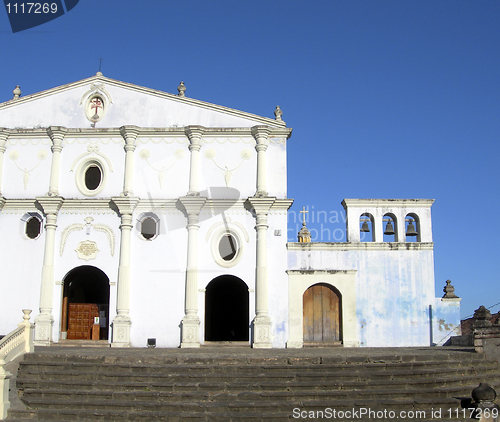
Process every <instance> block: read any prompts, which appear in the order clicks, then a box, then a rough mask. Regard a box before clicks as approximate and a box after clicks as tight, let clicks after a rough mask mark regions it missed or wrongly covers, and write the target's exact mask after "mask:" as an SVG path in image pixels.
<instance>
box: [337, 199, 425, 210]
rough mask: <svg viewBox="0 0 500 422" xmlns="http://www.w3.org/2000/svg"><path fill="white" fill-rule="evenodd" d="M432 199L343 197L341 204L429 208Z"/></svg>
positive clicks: (347, 205) (344, 205)
mask: <svg viewBox="0 0 500 422" xmlns="http://www.w3.org/2000/svg"><path fill="white" fill-rule="evenodd" d="M433 203H434V199H360V198H355V199H344V200H343V201H342V202H341V204H342V206H343V207H344V209H346V207H391V208H408V207H411V208H430V207H431V205H432V204H433Z"/></svg>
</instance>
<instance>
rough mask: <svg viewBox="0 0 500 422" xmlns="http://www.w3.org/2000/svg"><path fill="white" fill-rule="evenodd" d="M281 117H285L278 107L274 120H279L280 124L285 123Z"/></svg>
mask: <svg viewBox="0 0 500 422" xmlns="http://www.w3.org/2000/svg"><path fill="white" fill-rule="evenodd" d="M281 116H283V112H282V111H281V108H280V106H279V105H277V106H276V110H274V120H278V121H279V122H281V121H283V119H282V118H281Z"/></svg>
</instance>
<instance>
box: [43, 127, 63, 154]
mask: <svg viewBox="0 0 500 422" xmlns="http://www.w3.org/2000/svg"><path fill="white" fill-rule="evenodd" d="M66 133H68V128H66V127H64V126H50V127H48V128H47V135H49V137H50V140H51V141H52V152H54V151H58V152H61V150H62V143H63V140H64V137H65V136H66Z"/></svg>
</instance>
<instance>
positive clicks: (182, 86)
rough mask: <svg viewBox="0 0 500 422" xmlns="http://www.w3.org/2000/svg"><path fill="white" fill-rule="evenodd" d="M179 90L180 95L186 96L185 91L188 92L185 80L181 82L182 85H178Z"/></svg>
mask: <svg viewBox="0 0 500 422" xmlns="http://www.w3.org/2000/svg"><path fill="white" fill-rule="evenodd" d="M177 91H179V93H178V94H177V95H178V96H179V97H185V94H184V93H185V92H186V87H185V86H184V82H181V83H180V85H179V86H178V87H177Z"/></svg>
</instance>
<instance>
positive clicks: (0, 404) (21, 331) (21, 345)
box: [0, 309, 34, 420]
mask: <svg viewBox="0 0 500 422" xmlns="http://www.w3.org/2000/svg"><path fill="white" fill-rule="evenodd" d="M23 313H24V315H23V322H21V323H20V324H18V326H17V328H16V329H15V330H14V331H12V332H11V333H10V334H7V335H6V336H5V337H4V338H2V340H0V420H4V419H5V418H6V417H7V411H8V410H9V407H10V402H9V383H10V377H11V376H12V375H11V374H10V373H9V372H7V371H6V370H5V368H4V366H5V365H6V364H7V363H9V362H11V361H13V360H14V359H16V358H17V357H19V356H21V355H22V354H24V353H30V352H33V349H34V346H33V327H34V325H33V324H31V322H30V314H31V309H23Z"/></svg>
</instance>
